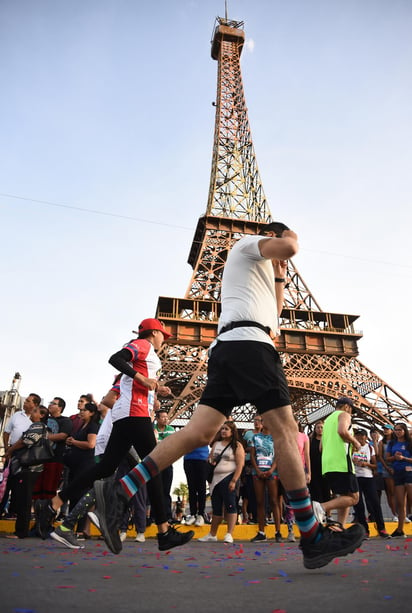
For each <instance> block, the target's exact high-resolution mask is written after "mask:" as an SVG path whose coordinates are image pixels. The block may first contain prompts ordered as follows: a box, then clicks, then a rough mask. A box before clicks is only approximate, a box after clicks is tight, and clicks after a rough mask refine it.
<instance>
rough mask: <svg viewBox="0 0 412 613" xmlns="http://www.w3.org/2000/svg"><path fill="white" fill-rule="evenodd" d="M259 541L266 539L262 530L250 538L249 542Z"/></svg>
mask: <svg viewBox="0 0 412 613" xmlns="http://www.w3.org/2000/svg"><path fill="white" fill-rule="evenodd" d="M260 541H266V534H265V533H264V532H258V533H257V534H256V535H255V536H254V537H253V538H252V539H250V542H251V543H258V542H260Z"/></svg>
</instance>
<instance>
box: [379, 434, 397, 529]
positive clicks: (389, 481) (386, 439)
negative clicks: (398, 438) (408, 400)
mask: <svg viewBox="0 0 412 613" xmlns="http://www.w3.org/2000/svg"><path fill="white" fill-rule="evenodd" d="M394 440H395V433H394V431H393V425H392V424H384V426H383V435H382V439H381V440H380V441H379V443H378V461H379V463H380V470H381V474H382V477H383V484H384V488H385V494H386V499H387V501H388V505H389V508H390V510H391V512H392V516H393V517H392V521H396V522H397V521H398V516H397V514H396V502H395V481H394V479H393V473H394V470H393V466H392V462H389V460H388V458H387V457H386V451H387V449H388V444H389V443H390V442H391V441H394Z"/></svg>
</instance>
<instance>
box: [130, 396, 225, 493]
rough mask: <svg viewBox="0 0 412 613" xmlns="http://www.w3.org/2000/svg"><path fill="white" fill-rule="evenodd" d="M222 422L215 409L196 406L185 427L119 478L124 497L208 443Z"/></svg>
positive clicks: (219, 414) (222, 416)
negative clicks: (187, 454)
mask: <svg viewBox="0 0 412 613" xmlns="http://www.w3.org/2000/svg"><path fill="white" fill-rule="evenodd" d="M224 421H225V416H224V415H223V414H222V413H220V412H219V411H217V410H216V409H213V408H212V407H208V406H205V405H199V406H198V407H197V409H196V410H195V412H194V413H193V416H192V417H191V419H190V421H189V423H188V424H187V426H185V427H184V428H182V429H181V430H178V431H177V432H175V433H174V434H171V435H170V436H168V437H167V438H165V439H163V440H162V441H160V443H159V444H158V445H156V447H155V448H154V449H153V451H151V452H150V454H149V455H148V456H147V457H146V458H144V459H143V460H142V462H140V464H137V465H136V466H135V467H134V468H133V469H132V470H131V471H130V472H129V473H128V474H127V475H126V476H125V477H123V478H122V479H121V480H120V482H121V484H122V486H123V488H124V490H125V492H126V493H127V496H128V497H129V498H131V497H132V496H133V495H134V494H135V493H136V492H137V490H138V489H139V485H140V483H145V482H147V481H149V480H150V479H152V478H153V477H155V476H157V475H158V474H159V472H161V471H162V470H164V469H165V468H166V467H167V466H170V464H173V463H174V462H176V460H178V459H179V458H181V457H182V456H183V455H185V454H186V453H189V451H193V449H196V447H202V446H203V445H208V444H209V443H210V441H211V440H212V439H213V438H214V436H215V435H216V432H217V431H218V430H219V428H220V427H221V425H222V424H223V422H224Z"/></svg>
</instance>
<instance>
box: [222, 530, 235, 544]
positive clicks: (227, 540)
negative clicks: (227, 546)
mask: <svg viewBox="0 0 412 613" xmlns="http://www.w3.org/2000/svg"><path fill="white" fill-rule="evenodd" d="M223 542H224V543H233V536H232V535H231V534H230V532H226V534H225V536H224V537H223Z"/></svg>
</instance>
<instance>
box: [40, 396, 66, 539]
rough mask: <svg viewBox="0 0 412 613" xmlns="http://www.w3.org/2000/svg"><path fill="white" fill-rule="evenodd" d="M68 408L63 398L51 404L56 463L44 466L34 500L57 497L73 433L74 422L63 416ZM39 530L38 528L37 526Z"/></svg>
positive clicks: (51, 425)
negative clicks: (67, 443)
mask: <svg viewBox="0 0 412 613" xmlns="http://www.w3.org/2000/svg"><path fill="white" fill-rule="evenodd" d="M65 407H66V402H65V401H64V400H63V398H60V397H59V396H56V397H55V398H53V400H52V401H51V402H50V403H49V407H48V409H49V414H50V417H49V419H48V420H47V428H48V430H49V440H50V441H52V442H53V443H55V447H54V462H48V463H47V464H45V465H44V469H43V471H42V472H41V473H40V474H39V476H38V477H37V481H36V483H35V485H34V493H33V498H34V499H41V500H49V499H50V498H53V496H56V493H57V490H58V488H59V486H60V484H61V481H62V475H63V468H64V464H63V454H64V450H65V447H66V439H67V437H68V436H70V435H71V433H72V422H71V419H70V418H69V417H64V416H63V415H62V413H63V411H64V409H65ZM36 528H38V526H36Z"/></svg>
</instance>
